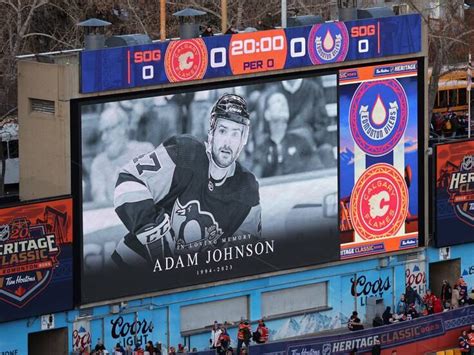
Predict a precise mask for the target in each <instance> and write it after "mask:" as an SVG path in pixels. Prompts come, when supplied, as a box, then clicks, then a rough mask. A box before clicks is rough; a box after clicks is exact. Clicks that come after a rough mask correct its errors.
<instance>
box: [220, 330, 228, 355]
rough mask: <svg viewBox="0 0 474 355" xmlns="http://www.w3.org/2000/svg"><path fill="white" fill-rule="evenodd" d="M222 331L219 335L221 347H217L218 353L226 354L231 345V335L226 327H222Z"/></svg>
mask: <svg viewBox="0 0 474 355" xmlns="http://www.w3.org/2000/svg"><path fill="white" fill-rule="evenodd" d="M221 329H222V331H221V334H220V336H219V347H218V348H217V353H218V354H226V353H227V350H228V349H229V347H230V336H229V333H227V329H226V328H225V327H221Z"/></svg>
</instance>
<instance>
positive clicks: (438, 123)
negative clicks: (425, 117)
mask: <svg viewBox="0 0 474 355" xmlns="http://www.w3.org/2000/svg"><path fill="white" fill-rule="evenodd" d="M473 128H474V127H473ZM430 133H431V137H432V138H433V139H446V138H460V137H461V138H462V137H466V136H467V133H468V119H467V115H466V114H457V113H455V112H452V111H450V110H449V108H448V110H447V112H445V113H443V114H442V113H433V115H432V116H431V124H430Z"/></svg>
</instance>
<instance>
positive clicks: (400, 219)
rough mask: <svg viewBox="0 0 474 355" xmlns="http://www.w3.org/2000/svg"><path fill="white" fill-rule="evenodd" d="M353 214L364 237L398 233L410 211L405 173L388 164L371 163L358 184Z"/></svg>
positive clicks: (357, 231)
mask: <svg viewBox="0 0 474 355" xmlns="http://www.w3.org/2000/svg"><path fill="white" fill-rule="evenodd" d="M350 213H351V220H352V224H353V226H354V230H355V231H356V233H357V234H358V235H359V236H360V237H361V238H362V239H377V238H383V237H392V236H395V235H396V233H397V232H398V231H399V230H400V228H401V227H402V225H403V223H405V219H406V217H407V214H408V189H407V186H406V183H405V180H404V178H403V177H402V175H401V174H400V173H399V172H398V171H397V170H396V169H395V168H394V167H393V166H391V165H388V164H375V165H373V166H371V167H370V168H369V169H367V170H366V171H365V172H364V173H363V174H362V176H361V177H360V178H359V180H358V181H357V183H356V184H355V186H354V190H353V192H352V196H351V205H350Z"/></svg>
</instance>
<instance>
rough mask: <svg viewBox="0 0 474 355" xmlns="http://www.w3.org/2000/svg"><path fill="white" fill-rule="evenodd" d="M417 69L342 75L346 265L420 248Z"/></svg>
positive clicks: (404, 66)
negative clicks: (353, 260) (356, 259)
mask: <svg viewBox="0 0 474 355" xmlns="http://www.w3.org/2000/svg"><path fill="white" fill-rule="evenodd" d="M417 71H418V68H417V62H415V61H413V62H403V63H394V64H384V65H378V66H369V67H363V68H357V69H349V70H341V71H340V72H339V83H340V98H339V110H340V115H339V122H340V131H339V132H340V133H339V134H340V160H339V164H340V208H339V210H340V216H339V222H340V223H339V229H340V232H341V259H348V258H353V257H358V256H363V255H371V254H377V253H384V252H389V251H395V250H400V249H407V248H413V247H416V246H418V186H417V179H418V141H417V137H418V128H417V119H418V102H417V100H418V92H417Z"/></svg>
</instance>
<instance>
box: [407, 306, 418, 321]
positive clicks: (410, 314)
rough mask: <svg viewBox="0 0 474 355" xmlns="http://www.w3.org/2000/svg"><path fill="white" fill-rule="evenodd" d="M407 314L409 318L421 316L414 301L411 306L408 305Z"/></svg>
mask: <svg viewBox="0 0 474 355" xmlns="http://www.w3.org/2000/svg"><path fill="white" fill-rule="evenodd" d="M407 315H408V319H416V318H418V317H419V316H420V315H419V314H418V311H417V310H416V307H415V304H414V303H411V304H410V306H409V307H408V312H407Z"/></svg>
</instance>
